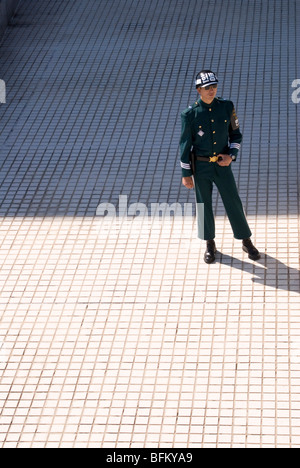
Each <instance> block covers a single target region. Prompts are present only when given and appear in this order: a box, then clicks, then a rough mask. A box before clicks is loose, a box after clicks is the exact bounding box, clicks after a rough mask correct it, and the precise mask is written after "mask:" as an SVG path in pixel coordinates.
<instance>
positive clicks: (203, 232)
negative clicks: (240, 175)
mask: <svg viewBox="0 0 300 468" xmlns="http://www.w3.org/2000/svg"><path fill="white" fill-rule="evenodd" d="M194 180H195V191H196V201H197V222H198V237H199V238H200V239H202V240H212V239H214V238H215V235H216V233H215V218H214V214H213V208H212V192H213V184H215V185H216V186H217V188H218V190H219V193H220V195H221V197H222V200H223V203H224V207H225V210H226V213H227V216H228V218H229V221H230V224H231V227H232V230H233V234H234V237H235V239H248V238H249V237H251V235H252V233H251V230H250V228H249V225H248V223H247V219H246V216H245V212H244V209H243V205H242V202H241V199H240V196H239V194H238V190H237V186H236V183H235V179H234V176H233V173H232V170H231V165H230V166H227V167H222V166H219V165H218V164H217V163H208V162H202V161H197V163H196V173H195V176H194ZM199 204H200V205H199ZM203 208H204V211H203Z"/></svg>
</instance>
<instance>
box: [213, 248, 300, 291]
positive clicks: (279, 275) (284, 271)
mask: <svg viewBox="0 0 300 468" xmlns="http://www.w3.org/2000/svg"><path fill="white" fill-rule="evenodd" d="M216 261H217V262H219V263H221V264H226V265H228V266H231V267H232V268H236V269H238V270H241V271H244V272H245V271H246V272H248V273H249V274H253V275H254V277H253V278H252V281H253V283H256V284H261V285H265V286H269V287H272V288H275V289H280V290H283V291H290V292H294V293H298V294H300V270H298V269H296V268H291V267H288V266H287V265H285V264H284V263H282V262H281V261H280V260H277V259H276V258H273V257H271V256H270V255H267V254H262V256H261V259H260V260H259V261H258V262H251V263H250V262H249V261H242V260H239V259H237V258H235V257H231V256H230V255H226V254H219V255H218V257H217V259H216Z"/></svg>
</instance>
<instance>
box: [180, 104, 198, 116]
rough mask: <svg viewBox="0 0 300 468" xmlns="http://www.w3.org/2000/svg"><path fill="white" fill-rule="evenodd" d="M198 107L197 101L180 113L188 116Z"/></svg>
mask: <svg viewBox="0 0 300 468" xmlns="http://www.w3.org/2000/svg"><path fill="white" fill-rule="evenodd" d="M198 106H199V103H198V101H196V102H194V104H193V105H192V106H189V107H188V108H187V109H185V110H184V111H183V112H182V113H183V114H185V115H187V114H189V113H190V112H191V111H193V110H194V109H196V107H198Z"/></svg>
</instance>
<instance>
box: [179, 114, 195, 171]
mask: <svg viewBox="0 0 300 468" xmlns="http://www.w3.org/2000/svg"><path fill="white" fill-rule="evenodd" d="M192 146H193V137H192V130H191V126H190V123H189V119H188V114H187V113H186V112H183V113H182V114H181V138H180V154H181V158H180V163H181V170H182V177H191V176H192V175H193V171H192V168H191V163H190V152H191V148H192Z"/></svg>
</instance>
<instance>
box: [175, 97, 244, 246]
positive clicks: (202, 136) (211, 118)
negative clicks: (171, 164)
mask: <svg viewBox="0 0 300 468" xmlns="http://www.w3.org/2000/svg"><path fill="white" fill-rule="evenodd" d="M181 119H182V133H181V139H180V150H181V168H182V176H183V177H190V176H192V175H193V176H194V182H195V191H196V200H197V204H204V226H202V225H200V224H201V217H200V216H198V236H199V237H200V238H201V239H203V240H211V239H214V238H215V221H214V215H213V209H212V189H213V184H215V185H216V186H217V188H218V190H219V192H220V195H221V197H222V200H223V203H224V206H225V209H226V212H227V215H228V218H229V220H230V223H231V226H232V229H233V233H234V237H235V238H236V239H247V238H249V237H251V231H250V228H249V226H248V223H247V220H246V217H245V214H244V209H243V206H242V202H241V199H240V197H239V194H238V190H237V186H236V183H235V180H234V176H233V173H232V169H231V165H230V166H226V167H225V166H224V167H223V166H220V165H219V164H218V162H217V160H218V158H217V156H218V155H219V154H229V155H231V157H232V159H233V160H235V159H236V157H237V155H238V151H239V149H240V145H241V142H242V134H241V132H240V128H239V121H238V118H237V115H236V112H235V109H234V105H233V103H232V102H231V101H229V100H226V99H222V98H215V99H214V100H213V102H212V103H211V104H206V103H204V102H203V101H202V99H200V100H199V101H197V102H195V103H194V105H192V106H190V107H189V108H188V109H186V110H185V111H184V112H183V113H182V114H181ZM191 149H193V154H194V155H195V167H194V168H192V164H191V158H190V156H191ZM199 158H200V160H199ZM209 161H211V162H209ZM193 169H194V172H193Z"/></svg>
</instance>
